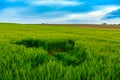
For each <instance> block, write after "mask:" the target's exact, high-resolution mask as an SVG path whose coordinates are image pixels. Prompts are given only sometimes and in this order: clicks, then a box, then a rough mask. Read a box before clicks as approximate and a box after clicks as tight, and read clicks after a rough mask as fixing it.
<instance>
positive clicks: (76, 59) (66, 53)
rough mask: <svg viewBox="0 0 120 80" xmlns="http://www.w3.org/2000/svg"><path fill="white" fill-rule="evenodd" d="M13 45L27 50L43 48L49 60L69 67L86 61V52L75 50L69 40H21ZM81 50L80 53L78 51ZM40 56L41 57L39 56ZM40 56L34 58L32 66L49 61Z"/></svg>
mask: <svg viewBox="0 0 120 80" xmlns="http://www.w3.org/2000/svg"><path fill="white" fill-rule="evenodd" d="M15 44H18V45H24V46H26V47H28V48H30V47H35V48H39V47H40V48H43V49H44V50H46V51H47V52H48V55H46V56H49V58H50V59H51V60H54V61H57V62H60V63H62V64H64V65H67V66H70V65H73V66H77V65H80V64H81V63H83V62H84V61H85V59H86V52H85V49H84V48H81V49H80V48H77V47H75V41H74V40H71V39H64V40H62V39H61V40H52V41H48V40H40V39H33V38H29V39H23V40H20V41H16V42H15ZM80 50H81V51H80ZM41 56H42V55H41ZM41 56H38V57H36V58H34V60H32V61H34V64H33V65H34V66H38V65H39V64H42V63H44V62H46V61H49V60H48V58H46V57H45V55H43V56H44V57H45V58H46V59H47V60H45V59H43V58H42V57H41Z"/></svg>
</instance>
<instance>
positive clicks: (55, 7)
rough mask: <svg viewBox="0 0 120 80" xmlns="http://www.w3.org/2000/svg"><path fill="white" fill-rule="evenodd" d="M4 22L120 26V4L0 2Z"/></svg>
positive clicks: (108, 0) (107, 0)
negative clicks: (110, 24) (104, 23)
mask: <svg viewBox="0 0 120 80" xmlns="http://www.w3.org/2000/svg"><path fill="white" fill-rule="evenodd" d="M0 22H14V23H33V24H36V23H37V24H38V23H51V24H52V23H59V24H60V23H61V24H62V23H68V24H69V23H71V24H73V23H76V24H82V23H86V24H98V23H103V22H106V23H112V24H118V23H120V0H0Z"/></svg>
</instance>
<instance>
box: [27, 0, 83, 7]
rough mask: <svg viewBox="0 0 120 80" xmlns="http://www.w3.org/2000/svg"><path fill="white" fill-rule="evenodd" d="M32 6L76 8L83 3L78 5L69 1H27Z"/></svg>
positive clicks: (76, 2)
mask: <svg viewBox="0 0 120 80" xmlns="http://www.w3.org/2000/svg"><path fill="white" fill-rule="evenodd" d="M29 3H31V4H32V5H35V6H40V5H44V6H50V5H56V6H76V5H81V4H83V3H80V2H78V1H75V0H74V1H70V0H32V1H29Z"/></svg>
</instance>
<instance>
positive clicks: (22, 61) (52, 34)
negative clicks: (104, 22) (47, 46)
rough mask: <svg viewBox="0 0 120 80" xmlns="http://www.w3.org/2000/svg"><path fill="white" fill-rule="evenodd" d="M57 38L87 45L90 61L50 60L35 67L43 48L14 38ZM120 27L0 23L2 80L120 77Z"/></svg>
mask: <svg viewBox="0 0 120 80" xmlns="http://www.w3.org/2000/svg"><path fill="white" fill-rule="evenodd" d="M28 37H30V38H37V39H46V40H55V39H62V38H71V39H74V40H75V42H76V46H79V45H81V44H82V45H84V46H85V47H86V49H87V59H86V61H85V62H84V63H83V64H82V65H80V66H78V67H72V66H70V67H64V66H63V65H62V64H59V63H57V62H49V63H47V64H43V65H39V66H38V67H37V68H32V67H31V66H30V64H31V63H34V62H35V61H34V60H33V61H31V59H34V57H35V56H39V55H40V54H41V53H46V52H45V51H44V50H42V49H34V48H29V49H28V48H26V47H24V46H19V45H14V44H11V43H10V41H14V40H20V39H24V38H28ZM119 44H120V31H119V30H109V29H94V28H73V27H63V26H60V27H55V26H54V27H52V26H44V25H19V24H0V80H3V79H5V80H14V79H16V80H19V79H26V80H30V79H31V80H37V79H40V80H62V79H63V80H80V79H81V80H92V79H93V80H119V79H120V77H119V76H120V45H119Z"/></svg>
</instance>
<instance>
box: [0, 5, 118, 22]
mask: <svg viewBox="0 0 120 80" xmlns="http://www.w3.org/2000/svg"><path fill="white" fill-rule="evenodd" d="M118 8H120V7H119V6H104V7H101V8H100V7H97V8H96V10H95V11H91V12H87V13H68V12H49V13H48V12H47V13H44V14H43V13H42V14H41V13H40V14H39V15H35V16H30V15H21V14H20V13H21V12H24V11H27V9H26V8H6V9H4V10H2V11H1V13H0V22H17V23H43V22H44V23H103V22H107V23H120V18H115V19H107V20H102V18H103V17H104V16H105V15H106V14H108V13H110V12H112V11H114V10H117V9H118ZM48 14H49V17H43V16H45V15H48ZM61 14H64V15H63V16H58V15H61ZM50 15H55V16H54V17H50ZM56 15H57V16H56ZM72 21H73V22H72Z"/></svg>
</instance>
